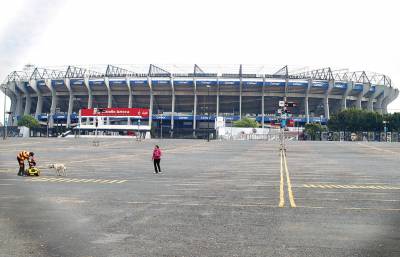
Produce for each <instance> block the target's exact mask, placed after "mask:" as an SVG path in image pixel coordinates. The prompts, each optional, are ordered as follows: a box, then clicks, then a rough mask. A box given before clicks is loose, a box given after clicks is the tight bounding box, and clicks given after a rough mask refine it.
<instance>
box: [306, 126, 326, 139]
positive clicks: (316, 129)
mask: <svg viewBox="0 0 400 257" xmlns="http://www.w3.org/2000/svg"><path fill="white" fill-rule="evenodd" d="M324 131H326V128H325V127H323V126H322V125H321V124H319V123H309V124H306V125H305V127H304V133H305V134H307V135H309V136H310V137H311V140H315V138H316V136H317V134H321V132H324Z"/></svg>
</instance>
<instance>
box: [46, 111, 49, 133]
mask: <svg viewBox="0 0 400 257" xmlns="http://www.w3.org/2000/svg"><path fill="white" fill-rule="evenodd" d="M46 115H47V120H46V137H49V114H48V113H46Z"/></svg>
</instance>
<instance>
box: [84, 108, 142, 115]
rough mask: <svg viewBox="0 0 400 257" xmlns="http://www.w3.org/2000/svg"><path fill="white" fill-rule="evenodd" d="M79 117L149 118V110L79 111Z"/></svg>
mask: <svg viewBox="0 0 400 257" xmlns="http://www.w3.org/2000/svg"><path fill="white" fill-rule="evenodd" d="M81 116H141V117H149V109H147V108H92V109H81Z"/></svg>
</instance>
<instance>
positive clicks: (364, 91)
mask: <svg viewBox="0 0 400 257" xmlns="http://www.w3.org/2000/svg"><path fill="white" fill-rule="evenodd" d="M370 88H371V84H370V83H364V84H363V89H362V91H361V92H360V94H359V95H358V97H357V106H356V108H357V109H360V110H361V109H362V104H361V103H362V99H363V97H364V96H365V95H366V94H367V93H368V92H369V89H370Z"/></svg>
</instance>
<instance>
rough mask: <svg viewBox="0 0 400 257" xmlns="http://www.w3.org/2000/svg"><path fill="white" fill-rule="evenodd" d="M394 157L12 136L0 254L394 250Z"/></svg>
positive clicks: (0, 209) (262, 144)
mask: <svg viewBox="0 0 400 257" xmlns="http://www.w3.org/2000/svg"><path fill="white" fill-rule="evenodd" d="M155 144H159V145H160V147H161V149H162V150H163V159H162V161H161V168H162V170H163V173H161V174H153V165H152V162H151V153H152V148H153V146H154V145H155ZM21 150H27V151H34V152H35V155H36V158H37V161H38V164H39V167H41V171H42V175H41V176H40V177H17V176H16V173H17V161H16V155H17V153H18V152H19V151H21ZM50 163H64V164H65V165H66V167H67V177H57V176H56V175H55V172H54V170H50V169H48V168H46V165H48V164H50ZM399 167H400V145H399V144H396V143H366V142H359V143H357V142H288V144H287V150H286V155H285V154H283V152H282V154H281V152H280V151H279V144H278V143H277V142H266V141H211V142H206V141H202V140H149V141H141V142H139V141H134V140H127V139H102V140H101V142H100V146H98V147H95V146H93V145H92V141H91V140H90V139H7V140H5V141H2V142H1V143H0V231H1V233H0V256H7V257H8V256H18V257H22V256H30V257H32V256H51V257H55V256H61V257H69V256H79V257H83V256H85V257H88V256H93V257H94V256H96V257H97V256H101V257H102V256H110V257H111V256H288V257H296V256H318V257H321V256H322V257H323V256H327V257H332V256H360V257H366V256H379V257H382V256H400V227H399V222H400V197H399V195H400V172H399Z"/></svg>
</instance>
